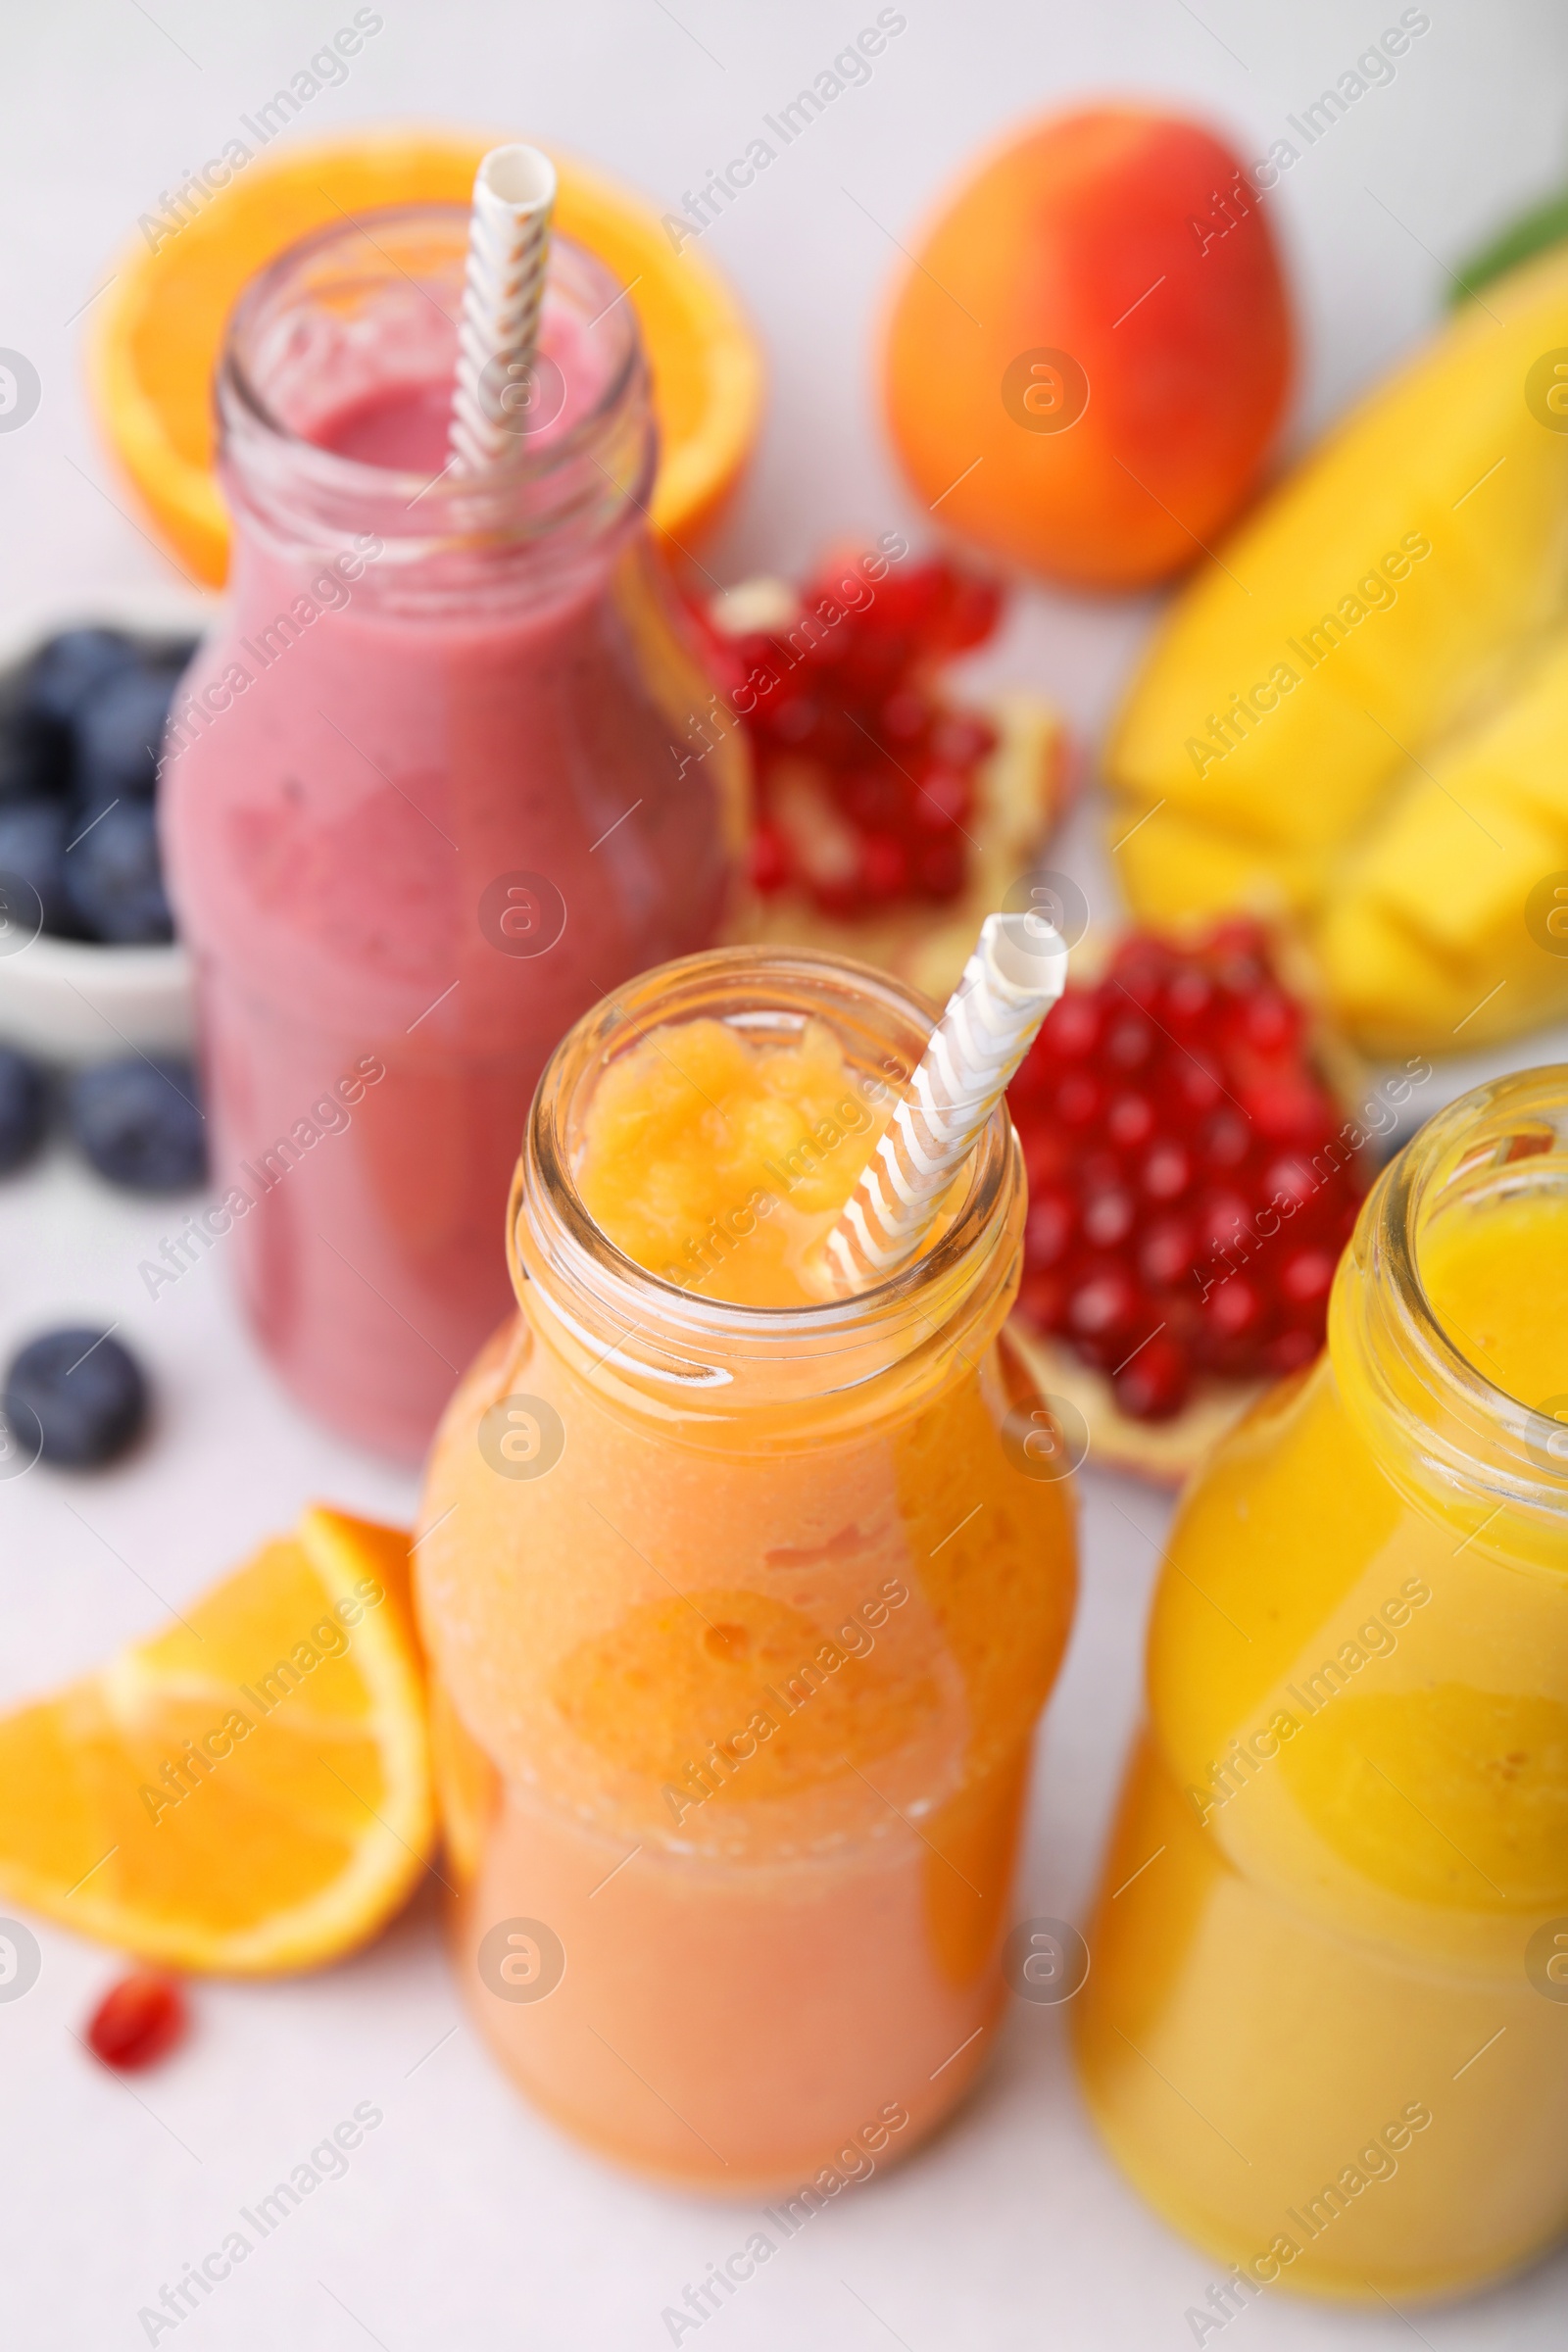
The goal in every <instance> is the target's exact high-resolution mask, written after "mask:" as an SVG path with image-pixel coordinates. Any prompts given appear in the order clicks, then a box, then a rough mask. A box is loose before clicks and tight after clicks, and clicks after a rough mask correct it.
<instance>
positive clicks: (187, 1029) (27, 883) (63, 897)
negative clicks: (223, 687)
mask: <svg viewBox="0 0 1568 2352" xmlns="http://www.w3.org/2000/svg"><path fill="white" fill-rule="evenodd" d="M209 619H210V612H208V611H206V610H204V609H203V608H202V607H201V606H199V605H197V604H195V603H194V602H187V601H183V600H182V601H180V602H179V603H173V602H170V603H168V604H167V605H165V604H155V603H153V602H152V601H151V600H147V599H142V600H138V602H137V604H136V606H135V609H134V613H133V616H132V618H131V619H130V620H129V621H128V622H127V623H126V624H125V625H121V624H120V622H119V621H118V619H113V620H105V621H93V622H87V623H83V622H75V623H73V624H71V625H68V626H63V627H58V628H52V629H47V630H45V629H41V628H39V627H38V626H36V625H35V626H34V627H33V628H31V629H30V630H29V631H28V632H27V633H26V636H25V638H23V639H21V640H20V641H19V640H13V642H12V643H11V644H10V645H9V646H6V645H0V1040H4V1041H5V1042H6V1043H7V1044H9V1045H12V1046H16V1047H20V1048H22V1049H23V1050H24V1051H25V1052H27V1053H30V1054H37V1055H39V1056H41V1057H42V1058H44V1059H46V1060H48V1061H53V1062H66V1063H78V1062H82V1061H87V1060H97V1059H101V1058H102V1057H103V1056H104V1055H106V1054H114V1053H117V1052H124V1051H125V1050H126V1049H127V1048H128V1049H130V1050H132V1051H140V1052H146V1053H155V1054H156V1053H168V1054H188V1052H189V1051H190V1046H191V1037H192V991H191V975H190V964H189V958H188V957H187V956H186V954H185V951H184V949H183V948H182V947H181V946H180V945H179V944H178V942H177V941H176V940H175V938H174V933H173V924H172V919H171V916H170V910H169V901H168V898H167V897H166V895H165V891H164V880H163V871H162V867H161V864H160V860H159V854H158V836H157V827H156V796H157V782H158V754H159V746H160V743H161V741H162V737H163V731H164V721H165V718H166V716H167V714H168V710H169V704H170V700H171V697H172V694H173V691H174V687H175V684H176V683H177V681H178V678H179V675H180V672H181V671H182V670H183V669H184V667H185V665H186V663H187V662H189V660H190V657H191V654H192V653H193V651H194V650H195V646H196V643H197V640H198V637H199V635H200V632H201V630H202V628H203V626H204V625H205V624H206V623H207V621H208V620H209Z"/></svg>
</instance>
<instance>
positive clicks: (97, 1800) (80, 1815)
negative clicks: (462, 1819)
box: [0, 1509, 432, 1976]
mask: <svg viewBox="0 0 1568 2352" xmlns="http://www.w3.org/2000/svg"><path fill="white" fill-rule="evenodd" d="M0 1788H3V1789H5V1791H6V1804H5V1810H4V1815H3V1818H0V1892H3V1893H4V1895H5V1896H6V1897H7V1898H8V1899H10V1900H14V1901H15V1902H17V1903H20V1904H23V1905H25V1907H27V1908H29V1909H31V1910H34V1911H41V1912H44V1913H46V1914H47V1915H48V1916H49V1917H50V1918H51V1919H57V1920H60V1921H61V1922H62V1923H63V1924H64V1925H65V1926H67V1927H71V1928H75V1929H77V1930H79V1931H80V1932H81V1933H82V1934H83V1935H87V1936H100V1937H101V1938H102V1939H103V1940H104V1941H105V1942H106V1943H115V1944H119V1945H121V1946H123V1948H124V1949H125V1950H127V1951H132V1952H136V1953H139V1954H141V1955H142V1956H143V1957H144V1958H147V1959H150V1960H158V1961H162V1962H164V1963H166V1964H167V1965H169V1966H172V1967H175V1968H185V1969H207V1970H217V1971H221V1972H224V1973H233V1974H245V1975H257V1976H263V1975H270V1974H272V1973H273V1972H275V1971H279V1970H283V1969H295V1968H311V1967H315V1966H318V1965H319V1964H320V1963H321V1962H323V1961H327V1960H334V1959H336V1958H337V1957H338V1955H339V1954H340V1953H343V1952H346V1951H350V1950H352V1949H353V1948H354V1946H355V1945H356V1944H360V1943H363V1942H364V1941H365V1940H366V1939H367V1938H368V1936H372V1935H374V1933H375V1931H376V1930H377V1929H378V1928H379V1927H381V1926H382V1925H383V1924H384V1922H385V1921H386V1920H387V1919H388V1918H389V1916H390V1915H391V1913H392V1912H394V1911H395V1910H396V1909H397V1908H398V1906H399V1905H400V1904H401V1903H402V1902H403V1901H404V1900H405V1898H406V1897H407V1895H408V1894H409V1892H410V1890H411V1888H412V1887H413V1886H414V1884H415V1882H416V1880H417V1878H418V1876H419V1874H420V1872H421V1870H422V1869H423V1867H424V1861H425V1856H426V1854H427V1852H428V1850H429V1845H430V1839H431V1834H432V1832H431V1804H430V1789H429V1766H428V1757H427V1752H426V1742H425V1728H424V1696H423V1689H422V1678H421V1671H420V1665H419V1655H418V1650H417V1646H416V1642H415V1636H414V1624H413V1617H412V1614H411V1612H410V1607H409V1552H408V1538H407V1536H405V1535H403V1534H401V1533H399V1531H398V1530H396V1529H395V1528H388V1527H375V1526H372V1525H370V1524H369V1523H368V1521H366V1520H362V1519H350V1518H346V1517H344V1516H343V1515H342V1514H341V1513H339V1512H336V1511H328V1510H321V1509H313V1510H309V1511H307V1512H306V1513H305V1515H304V1517H303V1518H302V1520H301V1521H300V1524H299V1527H298V1528H297V1530H296V1531H295V1533H294V1534H293V1535H292V1536H284V1537H281V1538H279V1539H278V1540H276V1541H275V1542H273V1543H270V1544H263V1545H262V1547H261V1549H260V1550H259V1551H258V1552H257V1553H256V1554H255V1556H254V1557H253V1558H252V1559H250V1560H248V1561H247V1562H246V1564H245V1566H244V1567H243V1568H240V1569H237V1570H236V1571H235V1573H234V1574H233V1575H232V1576H230V1577H228V1578H226V1579H225V1581H224V1582H223V1583H222V1584H221V1585H218V1586H216V1587H215V1588H214V1589H213V1591H212V1592H210V1593H208V1594H207V1595H206V1597H205V1598H204V1599H202V1600H199V1601H197V1602H195V1603H193V1605H192V1607H191V1608H190V1610H189V1612H188V1614H187V1616H186V1617H185V1619H184V1620H183V1621H182V1622H180V1623H178V1624H176V1625H175V1626H174V1627H173V1628H172V1630H171V1631H170V1632H169V1633H167V1634H161V1635H159V1636H158V1637H157V1639H156V1640H154V1641H151V1642H136V1643H134V1644H133V1645H132V1646H131V1647H129V1648H127V1649H123V1650H122V1651H121V1652H120V1654H119V1656H118V1657H115V1658H111V1659H110V1661H109V1663H108V1664H107V1665H106V1666H103V1667H100V1668H99V1670H98V1672H97V1673H96V1674H89V1675H85V1676H83V1678H82V1679H81V1681H80V1682H76V1683H72V1684H69V1685H68V1686H67V1688H66V1689H65V1690H64V1691H59V1692H57V1693H56V1695H55V1696H54V1697H52V1698H47V1699H43V1700H40V1701H39V1702H38V1703H37V1704H36V1705H34V1706H29V1707H24V1708H22V1709H21V1710H20V1711H19V1712H18V1713H16V1714H14V1715H10V1716H7V1717H5V1718H4V1719H3V1720H0Z"/></svg>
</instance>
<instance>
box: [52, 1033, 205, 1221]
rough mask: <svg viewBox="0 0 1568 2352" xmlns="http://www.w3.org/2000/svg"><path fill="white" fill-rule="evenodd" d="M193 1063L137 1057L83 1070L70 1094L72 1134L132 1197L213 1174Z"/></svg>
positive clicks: (186, 1187)
mask: <svg viewBox="0 0 1568 2352" xmlns="http://www.w3.org/2000/svg"><path fill="white" fill-rule="evenodd" d="M200 1102H201V1096H200V1094H199V1092H198V1090H197V1084H196V1073H195V1071H194V1070H193V1069H192V1068H191V1066H190V1064H189V1062H188V1061H174V1060H167V1059H157V1060H155V1059H153V1058H152V1057H151V1056H149V1057H148V1058H147V1059H145V1060H144V1059H143V1058H142V1056H141V1055H140V1054H134V1055H132V1056H131V1058H130V1059H129V1060H126V1061H101V1062H98V1063H97V1064H96V1065H95V1066H94V1067H93V1068H92V1069H88V1070H78V1071H76V1073H75V1075H74V1076H73V1078H72V1079H71V1080H70V1082H69V1084H68V1086H67V1089H66V1116H67V1120H68V1122H69V1124H70V1128H71V1133H72V1136H73V1139H74V1141H75V1142H76V1144H77V1145H78V1146H79V1147H80V1149H81V1151H82V1152H84V1153H85V1154H86V1156H87V1158H88V1159H89V1160H90V1161H91V1162H92V1164H93V1166H94V1167H95V1168H96V1169H97V1171H98V1173H99V1175H100V1176H106V1177H107V1178H108V1179H109V1182H110V1183H111V1184H121V1185H124V1186H125V1187H126V1188H127V1190H128V1191H130V1192H133V1193H183V1192H189V1191H190V1190H191V1189H192V1188H193V1187H194V1186H196V1185H198V1184H200V1183H201V1182H202V1179H203V1178H204V1177H205V1175H206V1173H207V1135H206V1121H205V1119H204V1118H203V1115H202V1112H201V1109H200V1108H199V1104H200Z"/></svg>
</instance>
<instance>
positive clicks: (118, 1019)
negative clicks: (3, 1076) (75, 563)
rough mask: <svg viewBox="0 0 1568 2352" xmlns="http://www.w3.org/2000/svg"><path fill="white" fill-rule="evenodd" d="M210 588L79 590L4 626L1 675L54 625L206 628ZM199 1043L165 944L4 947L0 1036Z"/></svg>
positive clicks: (53, 1052)
mask: <svg viewBox="0 0 1568 2352" xmlns="http://www.w3.org/2000/svg"><path fill="white" fill-rule="evenodd" d="M219 611H220V606H219V602H218V599H217V598H216V597H212V598H204V597H196V596H190V595H186V594H184V593H175V592H173V591H165V590H162V589H156V588H146V589H138V590H134V591H127V590H120V591H115V590H109V591H106V592H104V593H103V594H101V595H82V596H80V597H76V598H73V600H72V602H71V603H70V604H69V605H63V606H61V607H60V608H59V609H58V610H50V611H48V612H44V613H29V614H28V616H27V618H26V619H25V621H24V622H21V623H19V624H17V625H14V626H12V627H10V628H0V674H3V673H4V672H6V671H9V670H11V669H13V668H15V667H16V666H18V665H19V664H20V663H21V662H25V660H26V658H27V656H28V655H29V654H30V653H32V652H33V650H34V648H35V647H37V646H38V645H40V644H42V642H43V640H44V639H45V638H46V637H52V636H53V635H54V634H55V632H56V631H57V630H59V629H70V628H83V627H92V626H95V625H102V626H104V627H107V628H122V629H129V630H133V631H135V632H137V633H140V634H145V635H147V636H153V637H156V636H177V637H187V636H202V635H204V634H205V633H206V632H207V631H208V630H209V629H211V628H212V626H213V624H214V621H215V620H216V618H217V616H218V613H219ZM194 1042H195V1005H194V991H193V988H192V982H191V966H190V957H189V956H188V955H187V954H186V952H185V950H184V949H183V948H182V947H181V946H180V945H179V944H178V942H177V941H176V942H175V943H174V944H173V945H172V946H171V947H159V948H110V947H102V946H99V945H98V944H97V943H95V942H94V941H91V940H80V939H51V938H50V937H49V936H48V934H47V933H45V932H40V933H39V935H38V936H37V938H36V939H32V940H29V941H28V942H27V944H26V945H25V947H21V948H18V949H17V950H16V952H15V953H14V954H12V955H9V956H8V955H6V954H5V953H4V952H3V949H0V1044H4V1045H8V1046H18V1047H20V1048H21V1049H22V1051H23V1052H24V1053H25V1054H37V1055H38V1056H39V1058H40V1059H41V1060H44V1061H56V1062H71V1063H76V1062H85V1061H107V1060H110V1059H112V1058H113V1057H114V1056H115V1055H116V1054H124V1053H127V1052H133V1051H135V1050H137V1049H139V1050H140V1051H141V1052H142V1053H144V1054H188V1053H190V1051H191V1049H192V1047H193V1045H194Z"/></svg>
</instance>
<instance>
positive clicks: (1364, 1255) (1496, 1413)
mask: <svg viewBox="0 0 1568 2352" xmlns="http://www.w3.org/2000/svg"><path fill="white" fill-rule="evenodd" d="M1543 1192H1550V1193H1553V1194H1568V1065H1561V1064H1559V1065H1556V1066H1553V1067H1548V1068H1544V1069H1539V1070H1528V1071H1524V1072H1522V1073H1519V1074H1517V1075H1510V1076H1508V1077H1504V1078H1498V1079H1494V1080H1492V1081H1490V1082H1489V1083H1488V1084H1486V1085H1484V1086H1479V1087H1477V1088H1475V1089H1474V1090H1473V1091H1472V1092H1471V1093H1470V1094H1467V1095H1463V1096H1461V1097H1460V1098H1459V1099H1458V1100H1457V1101H1456V1102H1454V1103H1449V1104H1448V1105H1447V1106H1446V1109H1444V1110H1441V1111H1438V1112H1436V1113H1435V1114H1434V1116H1433V1117H1432V1118H1431V1119H1429V1120H1428V1121H1427V1123H1426V1125H1425V1126H1424V1127H1422V1128H1421V1129H1420V1130H1418V1132H1417V1133H1416V1135H1415V1136H1414V1137H1413V1138H1412V1139H1411V1141H1410V1143H1409V1144H1408V1145H1407V1146H1406V1147H1405V1149H1404V1151H1403V1152H1400V1153H1399V1154H1398V1155H1397V1158H1396V1159H1395V1160H1393V1161H1392V1162H1391V1164H1390V1166H1389V1167H1388V1168H1386V1169H1385V1171H1384V1173H1383V1175H1382V1176H1381V1178H1380V1179H1379V1181H1378V1183H1377V1185H1376V1186H1375V1187H1374V1189H1373V1191H1372V1193H1371V1194H1370V1195H1369V1196H1368V1199H1367V1201H1366V1202H1365V1204H1364V1206H1363V1208H1362V1211H1361V1216H1360V1219H1359V1221H1358V1224H1357V1226H1356V1232H1355V1237H1354V1239H1353V1241H1352V1242H1351V1245H1350V1248H1349V1249H1348V1250H1347V1251H1346V1254H1345V1257H1344V1259H1343V1260H1342V1262H1341V1266H1340V1271H1339V1275H1338V1278H1337V1281H1336V1284H1335V1298H1334V1307H1333V1326H1332V1328H1333V1336H1334V1351H1335V1355H1336V1359H1337V1360H1338V1358H1339V1355H1340V1351H1341V1348H1342V1347H1347V1348H1348V1353H1349V1358H1350V1365H1351V1368H1352V1369H1353V1374H1354V1375H1358V1376H1359V1377H1358V1378H1355V1377H1352V1380H1351V1383H1350V1386H1351V1388H1352V1390H1353V1389H1355V1388H1358V1387H1362V1386H1364V1389H1365V1391H1366V1392H1367V1393H1368V1394H1369V1395H1370V1396H1371V1397H1372V1398H1373V1400H1374V1402H1375V1405H1376V1407H1377V1409H1378V1410H1379V1412H1380V1414H1387V1415H1390V1416H1392V1417H1393V1418H1394V1419H1395V1421H1396V1422H1397V1424H1398V1427H1399V1433H1400V1440H1401V1443H1400V1446H1398V1447H1397V1448H1396V1449H1395V1455H1394V1457H1393V1458H1392V1459H1390V1458H1385V1457H1386V1455H1387V1449H1386V1448H1380V1458H1385V1467H1387V1468H1388V1469H1389V1471H1390V1475H1391V1476H1393V1477H1394V1478H1395V1480H1396V1483H1397V1484H1398V1483H1403V1482H1402V1481H1401V1478H1400V1472H1399V1468H1398V1463H1399V1462H1400V1461H1401V1460H1404V1461H1408V1462H1409V1463H1410V1465H1411V1466H1412V1467H1413V1468H1414V1469H1415V1471H1416V1472H1417V1477H1418V1483H1419V1484H1421V1485H1427V1486H1430V1485H1431V1484H1433V1483H1436V1484H1437V1485H1439V1486H1440V1487H1442V1488H1444V1489H1446V1490H1450V1491H1451V1490H1454V1489H1460V1490H1466V1491H1469V1492H1470V1493H1472V1494H1473V1495H1477V1496H1481V1497H1490V1498H1491V1500H1492V1501H1493V1502H1495V1504H1496V1505H1497V1506H1498V1508H1499V1509H1500V1508H1501V1507H1502V1506H1504V1505H1507V1506H1512V1507H1513V1508H1515V1509H1517V1510H1522V1511H1524V1512H1525V1513H1526V1514H1528V1515H1529V1516H1531V1517H1532V1518H1541V1517H1543V1516H1544V1518H1545V1519H1546V1520H1547V1521H1548V1522H1550V1523H1551V1524H1552V1525H1553V1526H1554V1527H1555V1528H1556V1531H1557V1534H1556V1540H1557V1541H1558V1542H1559V1543H1560V1541H1561V1529H1562V1523H1563V1522H1564V1521H1568V1397H1562V1398H1540V1399H1530V1398H1521V1397H1514V1396H1511V1395H1510V1394H1509V1393H1508V1391H1507V1390H1505V1389H1503V1388H1501V1387H1499V1386H1498V1385H1497V1383H1496V1381H1495V1379H1494V1378H1493V1377H1492V1375H1491V1373H1490V1372H1489V1371H1488V1369H1487V1366H1486V1364H1485V1362H1484V1361H1482V1360H1478V1359H1479V1357H1480V1353H1481V1351H1480V1350H1479V1348H1476V1347H1475V1345H1474V1343H1473V1342H1472V1341H1471V1340H1470V1338H1469V1336H1468V1335H1466V1334H1464V1333H1461V1332H1458V1331H1457V1330H1453V1329H1450V1328H1449V1327H1448V1326H1447V1325H1446V1323H1445V1321H1444V1320H1443V1317H1442V1314H1441V1313H1440V1311H1439V1309H1438V1308H1437V1307H1436V1306H1435V1305H1434V1303H1433V1300H1432V1299H1431V1298H1430V1297H1429V1296H1428V1292H1427V1289H1426V1286H1425V1284H1424V1282H1423V1280H1422V1275H1421V1254H1422V1244H1423V1241H1424V1239H1425V1237H1426V1236H1427V1235H1428V1234H1429V1233H1430V1232H1431V1231H1432V1230H1433V1227H1434V1224H1435V1223H1436V1221H1437V1220H1438V1219H1440V1218H1442V1217H1444V1216H1446V1215H1450V1214H1452V1213H1453V1212H1454V1211H1455V1210H1456V1209H1459V1208H1462V1207H1466V1206H1470V1207H1474V1206H1477V1205H1485V1204H1486V1203H1488V1202H1490V1201H1501V1200H1504V1199H1509V1198H1516V1197H1518V1196H1520V1195H1523V1194H1539V1193H1543ZM1520 1278H1521V1280H1523V1281H1528V1280H1529V1268H1528V1267H1521V1269H1520ZM1554 1411H1560V1412H1561V1413H1562V1414H1563V1415H1564V1416H1565V1418H1564V1419H1557V1418H1555V1417H1554ZM1478 1540H1479V1532H1478Z"/></svg>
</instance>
